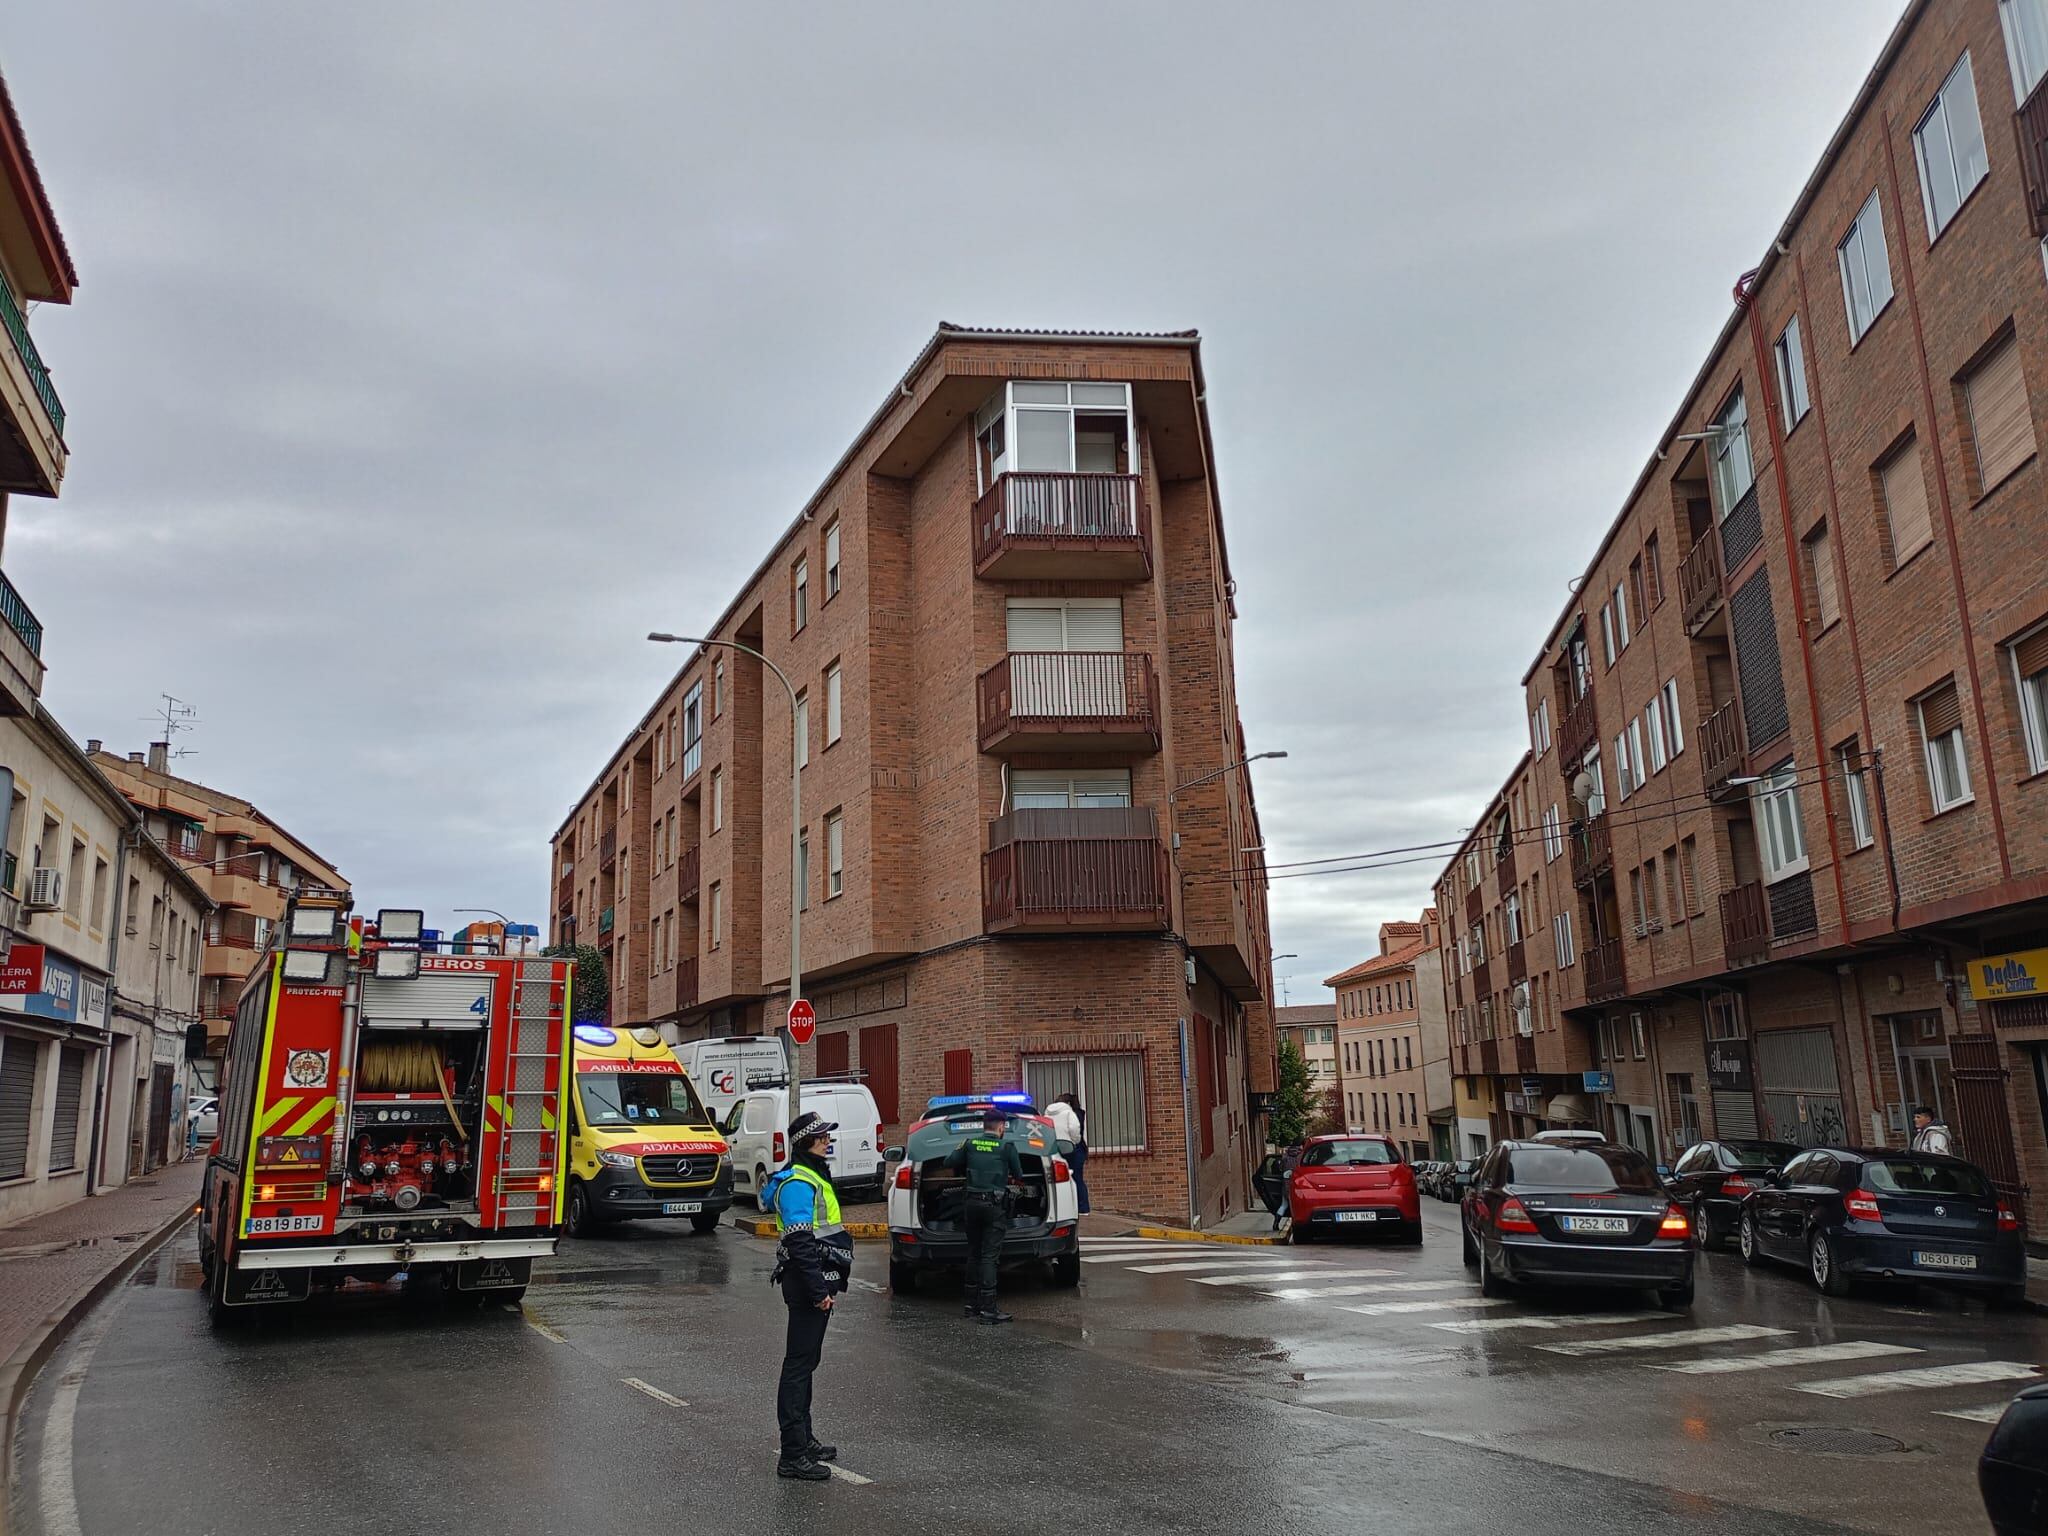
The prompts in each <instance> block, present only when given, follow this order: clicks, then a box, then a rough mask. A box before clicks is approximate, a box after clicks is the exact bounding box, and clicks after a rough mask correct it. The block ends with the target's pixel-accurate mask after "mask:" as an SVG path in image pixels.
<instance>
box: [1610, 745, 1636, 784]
mask: <svg viewBox="0 0 2048 1536" xmlns="http://www.w3.org/2000/svg"><path fill="white" fill-rule="evenodd" d="M1614 772H1615V777H1616V778H1617V779H1618V780H1619V785H1618V787H1619V789H1620V791H1621V798H1622V799H1624V800H1626V799H1627V798H1628V797H1629V796H1630V795H1632V794H1634V793H1635V789H1636V779H1635V765H1634V764H1633V762H1631V761H1630V759H1629V755H1628V732H1627V731H1622V732H1621V733H1619V734H1618V735H1617V736H1616V737H1615V738H1614Z"/></svg>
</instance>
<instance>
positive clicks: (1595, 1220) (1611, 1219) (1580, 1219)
mask: <svg viewBox="0 0 2048 1536" xmlns="http://www.w3.org/2000/svg"><path fill="white" fill-rule="evenodd" d="M1557 1224H1558V1225H1559V1226H1561V1227H1563V1228H1564V1229H1565V1231H1567V1232H1608V1233H1620V1232H1626V1231H1628V1229H1629V1228H1630V1227H1631V1226H1633V1225H1634V1223H1633V1222H1631V1221H1630V1220H1629V1219H1628V1218H1627V1217H1626V1216H1560V1217H1558V1218H1557Z"/></svg>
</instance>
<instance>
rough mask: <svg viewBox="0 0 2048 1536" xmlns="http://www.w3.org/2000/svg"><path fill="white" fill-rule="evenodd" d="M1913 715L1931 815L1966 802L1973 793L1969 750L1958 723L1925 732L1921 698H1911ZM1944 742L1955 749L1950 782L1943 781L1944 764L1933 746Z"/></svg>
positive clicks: (1923, 705)
mask: <svg viewBox="0 0 2048 1536" xmlns="http://www.w3.org/2000/svg"><path fill="white" fill-rule="evenodd" d="M1913 718H1914V720H1915V721H1916V722H1917V723H1918V724H1919V726H1920V752H1921V756H1922V759H1923V760H1924V761H1925V763H1926V765H1927V798H1928V800H1929V802H1930V803H1931V804H1932V805H1933V806H1934V813H1935V815H1937V816H1939V815H1940V814H1941V813H1942V812H1943V811H1952V810H1954V809H1955V808H1956V807H1957V806H1961V805H1968V804H1969V803H1970V802H1971V801H1972V800H1975V799H1976V798H1977V795H1976V792H1975V791H1974V790H1973V789H1972V788H1971V787H1970V754H1969V751H1968V749H1967V748H1965V747H1964V745H1963V728H1962V727H1961V726H1960V725H1959V726H1957V727H1956V728H1955V729H1954V730H1952V731H1944V732H1943V733H1942V734H1941V735H1940V736H1937V737H1930V736H1928V734H1927V715H1926V702H1925V701H1924V700H1921V699H1916V700H1914V701H1913ZM1944 744H1952V745H1953V748H1954V751H1955V761H1954V763H1953V765H1952V766H1953V768H1954V771H1955V782H1954V783H1953V784H1947V783H1944V780H1945V778H1946V777H1947V775H1946V774H1945V773H1944V772H1943V767H1944V764H1943V761H1942V758H1941V756H1940V754H1939V752H1938V750H1937V749H1938V748H1939V747H1940V746H1942V745H1944Z"/></svg>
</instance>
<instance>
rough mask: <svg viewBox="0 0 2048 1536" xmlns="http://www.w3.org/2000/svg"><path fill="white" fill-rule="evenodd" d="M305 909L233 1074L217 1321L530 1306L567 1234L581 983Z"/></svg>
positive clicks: (527, 964)
mask: <svg viewBox="0 0 2048 1536" xmlns="http://www.w3.org/2000/svg"><path fill="white" fill-rule="evenodd" d="M424 917H425V914H424V913H422V912H418V911H409V910H392V909H386V910H384V911H381V912H379V913H378V914H377V917H376V920H375V921H374V922H366V921H364V920H362V919H360V918H351V917H350V914H349V899H348V897H347V896H346V895H345V894H344V893H341V892H322V891H302V892H301V893H300V894H299V895H297V896H296V897H294V898H293V900H292V901H291V903H290V904H289V906H288V907H287V908H286V911H285V915H284V918H283V920H282V921H281V922H280V923H279V924H278V925H277V926H276V929H275V933H274V937H273V939H272V942H271V944H270V947H269V948H268V949H266V950H265V951H264V952H263V953H262V954H261V956H260V957H259V958H258V960H257V962H256V964H255V966H254V967H253V968H252V969H251V971H250V973H249V978H248V981H247V982H246V983H245V985H244V987H243V990H242V995H241V1001H240V1003H239V1005H238V1007H237V1009H236V1012H235V1020H234V1026H233V1029H232V1031H231V1033H230V1034H229V1037H228V1047H227V1058H226V1060H225V1061H224V1062H223V1063H222V1066H221V1084H222V1086H221V1093H220V1135H219V1139H218V1140H217V1141H216V1142H215V1143H214V1146H213V1149H212V1151H211V1153H210V1155H209V1157H208V1160H207V1168H206V1179H205V1183H204V1185H203V1186H202V1194H201V1197H200V1209H199V1256H200V1266H201V1270H202V1272H203V1273H204V1275H205V1278H206V1287H207V1292H206V1293H207V1299H208V1303H209V1306H210V1308H211V1310H212V1314H213V1317H214V1319H215V1321H217V1322H219V1321H224V1320H226V1319H228V1318H230V1317H233V1316H237V1315H242V1309H244V1308H253V1307H259V1306H267V1305H274V1304H280V1303H289V1302H298V1301H303V1300H305V1299H306V1298H307V1297H308V1296H309V1295H311V1294H312V1292H313V1291H314V1290H315V1289H319V1290H335V1289H339V1288H341V1287H343V1286H346V1285H348V1284H350V1283H352V1282H357V1283H373V1284H379V1283H389V1282H392V1281H397V1280H403V1281H404V1282H405V1290H406V1292H407V1293H408V1294H413V1295H420V1294H424V1295H428V1296H448V1297H452V1298H462V1299H467V1300H471V1301H476V1302H482V1301H483V1300H485V1299H488V1298H490V1297H493V1296H495V1297H497V1298H499V1299H501V1300H504V1301H510V1302H517V1301H518V1300H519V1299H520V1298H521V1297H523V1296H524V1295H525V1292H526V1285H527V1281H528V1279H529V1277H530V1275H531V1273H532V1269H533V1261H534V1259H535V1258H536V1257H538V1256H539V1255H541V1254H546V1253H552V1252H554V1251H555V1240H556V1236H557V1234H558V1233H559V1231H560V1228H561V1222H562V1189H563V1181H564V1169H563V1157H564V1153H565V1150H566V1146H567V1138H566V1137H565V1136H564V1135H563V1134H562V1115H563V1108H564V1104H565V1102H566V1099H567V1093H568V1081H567V1073H568V1068H569V1059H570V1057H569V1021H570V1018H571V1012H570V997H569V991H570V975H569V962H568V961H567V960H565V959H558V958H552V957H543V956H526V955H500V954H463V953H446V952H444V949H445V948H446V946H443V945H441V944H439V943H437V942H434V941H433V940H431V939H430V938H429V937H427V936H426V935H425V934H424V929H423V923H424Z"/></svg>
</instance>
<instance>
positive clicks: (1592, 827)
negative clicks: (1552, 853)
mask: <svg viewBox="0 0 2048 1536" xmlns="http://www.w3.org/2000/svg"><path fill="white" fill-rule="evenodd" d="M1571 842H1572V884H1573V885H1575V886H1577V887H1578V888H1579V889H1581V890H1584V889H1585V888H1586V887H1587V886H1589V885H1591V884H1592V883H1593V882H1594V881H1595V880H1597V879H1599V878H1600V877H1601V876H1602V875H1604V874H1606V873H1607V872H1608V871H1609V870H1611V869H1613V868H1614V829H1613V828H1612V827H1611V826H1609V825H1608V822H1607V814H1606V812H1604V811H1603V812H1602V813H1601V814H1600V815H1598V816H1595V817H1594V818H1593V819H1592V820H1591V821H1582V822H1577V823H1575V824H1574V825H1573V827H1572V839H1571Z"/></svg>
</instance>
